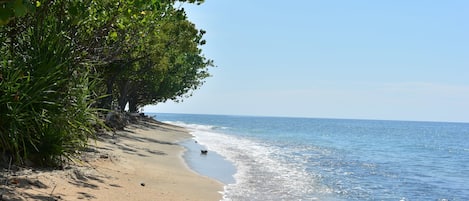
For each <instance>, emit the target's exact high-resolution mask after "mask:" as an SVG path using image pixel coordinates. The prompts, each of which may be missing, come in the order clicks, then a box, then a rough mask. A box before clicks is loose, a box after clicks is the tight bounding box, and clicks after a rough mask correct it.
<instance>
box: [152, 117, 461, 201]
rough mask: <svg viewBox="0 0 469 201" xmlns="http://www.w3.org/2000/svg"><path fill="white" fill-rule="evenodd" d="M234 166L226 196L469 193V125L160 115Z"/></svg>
mask: <svg viewBox="0 0 469 201" xmlns="http://www.w3.org/2000/svg"><path fill="white" fill-rule="evenodd" d="M156 119H158V120H160V121H165V122H169V123H173V124H178V125H183V126H185V127H187V128H189V129H190V130H191V131H192V134H193V135H194V136H195V138H196V140H197V141H198V142H199V144H202V145H204V146H206V147H207V148H208V149H210V150H211V151H215V152H217V153H218V154H220V155H221V156H223V157H225V158H226V159H227V160H228V161H230V162H231V163H233V164H234V166H235V167H236V173H235V174H234V176H233V177H234V180H235V181H234V182H231V183H229V184H227V185H226V186H225V194H224V200H246V201H247V200H399V201H400V200H402V201H411V200H440V201H443V200H445V201H446V200H461V201H463V200H469V124H465V123H435V122H405V121H372V120H339V119H312V118H277V117H248V116H220V115H184V114H156Z"/></svg>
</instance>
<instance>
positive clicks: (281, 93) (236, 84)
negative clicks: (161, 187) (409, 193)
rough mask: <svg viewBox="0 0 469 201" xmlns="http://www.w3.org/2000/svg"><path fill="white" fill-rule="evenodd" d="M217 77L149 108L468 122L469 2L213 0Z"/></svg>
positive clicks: (200, 17) (208, 16) (198, 13)
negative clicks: (182, 97) (183, 95)
mask: <svg viewBox="0 0 469 201" xmlns="http://www.w3.org/2000/svg"><path fill="white" fill-rule="evenodd" d="M184 7H185V9H186V12H187V13H188V16H189V19H190V20H191V21H192V22H194V23H195V24H196V26H197V28H199V29H204V30H206V31H207V34H206V35H205V39H206V40H207V44H206V45H204V46H202V49H203V54H204V55H205V56H206V57H207V58H210V59H213V60H214V61H215V65H216V67H215V68H210V73H211V74H212V77H210V78H207V79H206V83H205V84H204V85H203V86H202V87H201V88H200V89H198V90H196V91H194V94H193V96H192V97H190V98H187V99H185V100H184V102H182V103H174V102H171V101H169V102H167V103H160V104H158V105H156V106H146V107H145V108H144V112H158V113H190V114H225V115H249V116H251V115H253V116H282V117H313V118H341V119H344V118H345V119H382V120H412V121H445V122H469V21H468V19H469V1H466V0H460V1H458V0H448V1H436V0H434V1H432V0H412V1H409V0H382V1H375V0H354V1H350V0H327V1H326V0H322V1H319V0H298V1H289V2H288V1H279V0H275V1H260V0H258V1H253V0H249V1H248V0H237V1H229V0H206V1H205V3H203V4H202V5H199V6H193V5H189V4H187V3H186V4H184Z"/></svg>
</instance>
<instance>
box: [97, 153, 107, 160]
mask: <svg viewBox="0 0 469 201" xmlns="http://www.w3.org/2000/svg"><path fill="white" fill-rule="evenodd" d="M99 158H102V159H108V158H109V155H107V154H101V155H100V156H99Z"/></svg>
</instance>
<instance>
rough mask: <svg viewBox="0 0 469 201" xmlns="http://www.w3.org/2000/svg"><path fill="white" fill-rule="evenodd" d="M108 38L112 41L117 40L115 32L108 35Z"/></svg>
mask: <svg viewBox="0 0 469 201" xmlns="http://www.w3.org/2000/svg"><path fill="white" fill-rule="evenodd" d="M109 36H110V37H111V38H112V39H113V40H116V39H117V32H115V31H113V32H111V33H110V34H109Z"/></svg>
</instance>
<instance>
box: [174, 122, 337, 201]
mask: <svg viewBox="0 0 469 201" xmlns="http://www.w3.org/2000/svg"><path fill="white" fill-rule="evenodd" d="M170 123H172V124H177V125H179V126H184V127H186V128H188V129H190V130H191V133H192V135H194V136H195V138H196V140H197V141H198V142H199V143H201V144H203V145H205V146H206V147H207V148H208V149H210V150H212V151H215V152H217V153H219V154H221V155H222V156H224V157H226V158H227V159H228V160H229V161H231V162H232V163H233V164H235V166H236V168H237V173H236V174H235V175H234V178H235V180H236V183H234V184H229V185H227V186H225V192H224V199H223V200H225V201H228V200H317V199H319V198H318V196H320V197H321V196H322V195H325V194H329V193H330V192H331V190H330V189H329V188H327V187H324V186H321V185H320V183H319V182H318V181H317V178H316V176H315V175H312V174H311V173H308V172H307V171H305V167H304V166H302V164H299V163H291V162H292V161H288V158H286V157H285V156H284V155H282V152H283V151H284V150H281V148H279V147H276V146H270V145H268V144H265V143H262V142H256V141H253V140H249V139H245V138H240V137H237V136H234V135H227V134H223V133H218V132H216V131H214V130H213V129H214V128H216V127H214V126H210V125H197V124H184V123H182V122H170Z"/></svg>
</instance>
